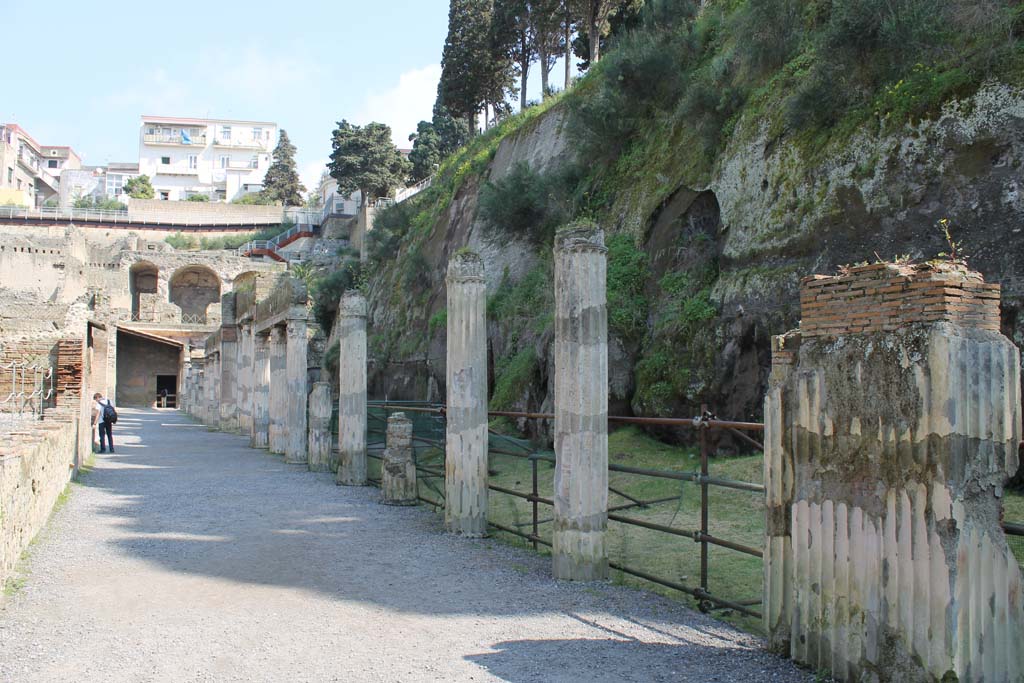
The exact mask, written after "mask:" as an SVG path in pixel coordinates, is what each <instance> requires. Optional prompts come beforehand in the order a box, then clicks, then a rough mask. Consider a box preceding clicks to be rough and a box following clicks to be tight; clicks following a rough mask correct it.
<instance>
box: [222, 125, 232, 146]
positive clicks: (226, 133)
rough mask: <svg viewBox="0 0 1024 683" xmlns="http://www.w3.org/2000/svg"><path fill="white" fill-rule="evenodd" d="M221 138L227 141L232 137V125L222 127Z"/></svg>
mask: <svg viewBox="0 0 1024 683" xmlns="http://www.w3.org/2000/svg"><path fill="white" fill-rule="evenodd" d="M220 139H221V140H223V141H225V142H226V141H228V140H230V139H231V126H221V127H220Z"/></svg>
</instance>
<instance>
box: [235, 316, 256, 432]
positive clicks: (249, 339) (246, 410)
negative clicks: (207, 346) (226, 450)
mask: <svg viewBox="0 0 1024 683" xmlns="http://www.w3.org/2000/svg"><path fill="white" fill-rule="evenodd" d="M252 378H253V334H252V321H246V322H244V323H242V324H241V325H240V326H239V335H238V431H239V432H241V433H242V434H244V435H245V436H250V435H252V394H253V391H252V390H253V386H252Z"/></svg>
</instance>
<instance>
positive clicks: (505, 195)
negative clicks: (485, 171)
mask: <svg viewBox="0 0 1024 683" xmlns="http://www.w3.org/2000/svg"><path fill="white" fill-rule="evenodd" d="M560 180H561V179H560V178H559V177H558V176H556V175H553V174H552V175H541V174H539V173H537V172H536V171H534V170H533V169H531V168H530V166H529V164H527V163H525V162H520V163H518V164H516V165H515V166H513V167H512V169H511V170H510V171H509V172H508V175H506V176H505V177H504V178H502V179H500V180H498V181H496V182H493V183H492V182H488V183H487V184H486V185H484V187H483V190H482V191H481V192H480V216H481V218H483V219H484V221H486V222H487V223H488V224H489V225H491V226H492V227H494V228H496V229H501V230H504V231H506V232H510V233H513V234H517V235H522V236H524V237H526V238H528V239H529V240H530V241H531V242H533V243H535V244H550V243H551V241H552V240H553V239H554V236H555V228H557V227H558V225H560V224H561V223H563V222H564V221H565V220H567V219H568V218H569V216H570V211H569V209H568V204H569V198H568V196H567V193H566V191H565V190H566V188H565V187H564V186H563V184H562V183H561V182H560Z"/></svg>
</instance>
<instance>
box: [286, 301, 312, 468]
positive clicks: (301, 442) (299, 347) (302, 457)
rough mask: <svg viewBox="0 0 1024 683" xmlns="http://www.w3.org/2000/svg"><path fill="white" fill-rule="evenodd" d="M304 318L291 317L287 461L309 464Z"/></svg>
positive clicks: (307, 343)
mask: <svg viewBox="0 0 1024 683" xmlns="http://www.w3.org/2000/svg"><path fill="white" fill-rule="evenodd" d="M306 328H307V325H306V321H305V319H300V318H293V319H289V320H288V348H287V349H286V358H285V374H286V375H287V377H288V395H287V398H286V399H285V400H286V401H287V409H286V412H287V415H288V430H287V432H288V436H287V440H286V445H285V454H284V460H285V462H288V463H291V464H293V465H298V464H305V463H306V457H307V456H306V446H307V444H308V442H309V435H308V433H307V429H306V401H307V399H308V394H309V392H308V389H307V386H306V385H307V384H308V382H307V379H306V370H307V365H308V363H307V359H306V355H307V353H308V351H309V339H308V338H307V336H306Z"/></svg>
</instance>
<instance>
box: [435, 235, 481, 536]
mask: <svg viewBox="0 0 1024 683" xmlns="http://www.w3.org/2000/svg"><path fill="white" fill-rule="evenodd" d="M446 284H447V289H448V293H447V296H448V358H447V385H448V407H447V415H446V417H447V423H446V434H445V463H444V470H445V477H444V482H445V507H444V519H445V526H446V527H447V528H448V531H450V532H452V533H457V534H463V535H466V536H476V537H479V536H484V535H486V534H487V313H486V309H487V284H486V282H485V281H484V265H483V261H482V260H481V259H480V257H479V256H478V255H477V254H474V253H467V252H463V253H461V254H457V255H456V256H455V257H454V258H453V259H452V260H451V261H450V262H449V263H448V277H447V280H446Z"/></svg>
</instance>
